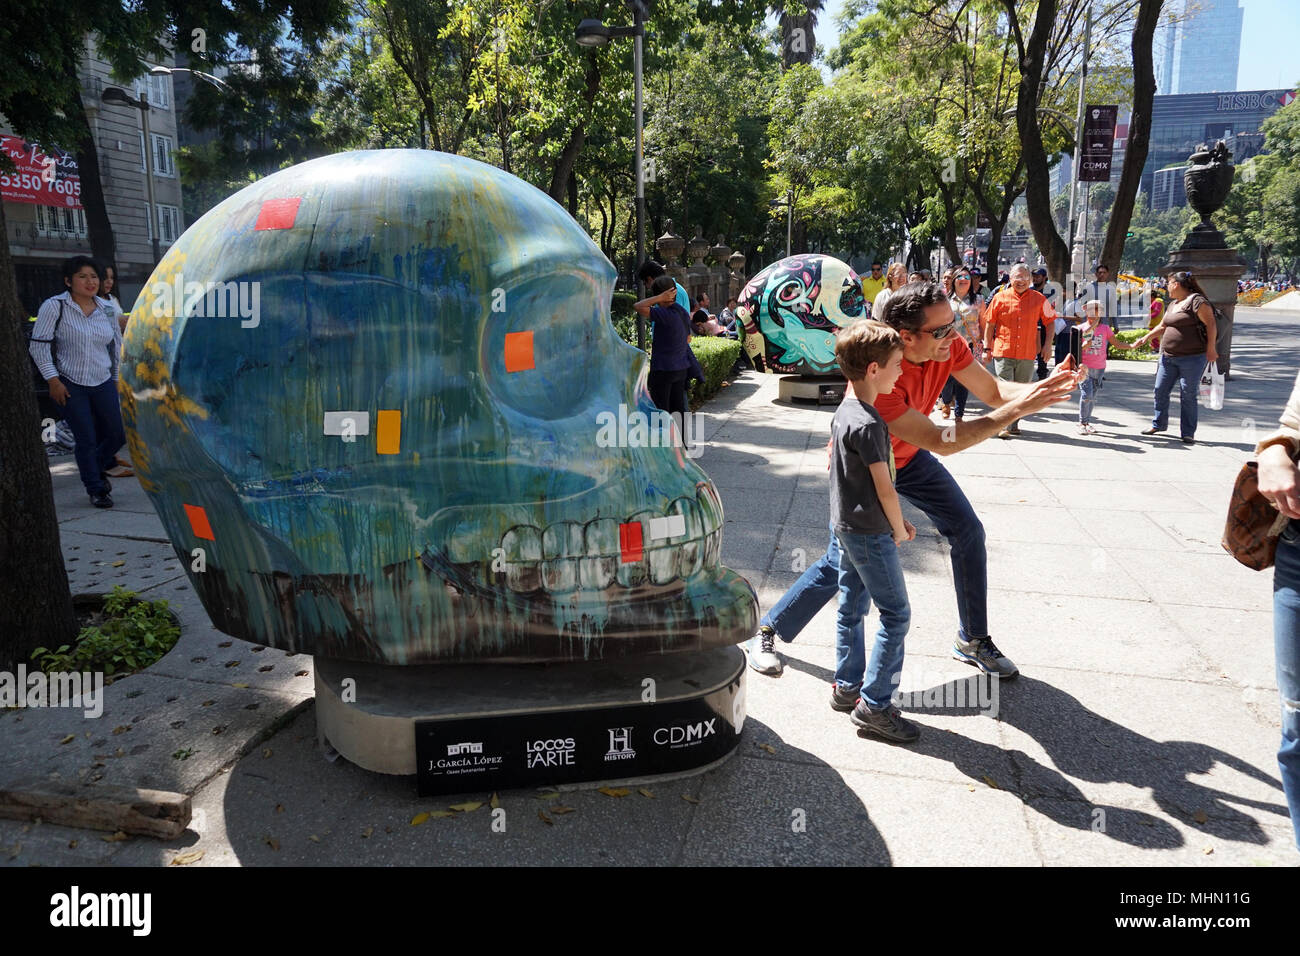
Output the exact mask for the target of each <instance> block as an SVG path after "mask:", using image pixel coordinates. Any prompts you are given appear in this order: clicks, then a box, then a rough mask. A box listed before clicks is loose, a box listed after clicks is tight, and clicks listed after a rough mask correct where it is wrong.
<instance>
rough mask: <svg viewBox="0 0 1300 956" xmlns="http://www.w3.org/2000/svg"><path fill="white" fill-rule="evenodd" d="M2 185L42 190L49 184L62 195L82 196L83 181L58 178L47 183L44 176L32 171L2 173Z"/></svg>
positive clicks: (0, 183) (0, 176)
mask: <svg viewBox="0 0 1300 956" xmlns="http://www.w3.org/2000/svg"><path fill="white" fill-rule="evenodd" d="M0 186H9V187H11V188H13V189H31V190H35V191H36V192H40V191H41V190H42V189H44V188H45V187H46V186H48V187H49V188H50V189H51V190H52V191H53V192H56V193H58V194H59V195H61V196H80V195H81V181H80V180H75V181H69V180H66V179H56V180H55V181H54V182H52V183H47V182H46V181H45V180H44V178H43V177H41V176H39V175H34V174H32V173H15V174H14V175H12V176H11V175H9V174H8V173H0Z"/></svg>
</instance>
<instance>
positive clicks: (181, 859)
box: [170, 850, 203, 866]
mask: <svg viewBox="0 0 1300 956" xmlns="http://www.w3.org/2000/svg"><path fill="white" fill-rule="evenodd" d="M201 859H203V851H202V850H191V851H190V852H189V853H181V854H178V855H176V856H174V857H172V858H171V864H170V865H171V866H188V865H189V864H191V863H197V862H198V861H199V860H201Z"/></svg>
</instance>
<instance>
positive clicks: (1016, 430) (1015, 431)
mask: <svg viewBox="0 0 1300 956" xmlns="http://www.w3.org/2000/svg"><path fill="white" fill-rule="evenodd" d="M1007 431H1008V432H1009V433H1010V434H1011V435H1012V436H1013V437H1014V436H1016V435H1019V434H1020V423H1019V422H1017V423H1016V424H1014V425H1010V426H1008V427H1007Z"/></svg>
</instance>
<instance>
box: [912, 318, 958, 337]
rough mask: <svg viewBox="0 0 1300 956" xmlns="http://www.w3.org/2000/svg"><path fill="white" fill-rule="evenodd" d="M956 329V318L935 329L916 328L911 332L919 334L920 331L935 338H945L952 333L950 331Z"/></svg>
mask: <svg viewBox="0 0 1300 956" xmlns="http://www.w3.org/2000/svg"><path fill="white" fill-rule="evenodd" d="M956 330H957V320H956V319H953V320H952V321H951V322H949V323H948V324H947V325H941V326H939V327H938V328H937V329H917V330H915V331H914V332H913V333H912V334H913V335H921V334H922V333H925V334H927V335H930V336H933V337H934V338H935V339H938V340H943V339H946V338H947V337H948V336H950V335H952V333H953V332H955V331H956Z"/></svg>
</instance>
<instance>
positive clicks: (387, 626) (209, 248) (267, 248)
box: [121, 150, 757, 664]
mask: <svg viewBox="0 0 1300 956" xmlns="http://www.w3.org/2000/svg"><path fill="white" fill-rule="evenodd" d="M613 279H614V269H613V267H612V266H611V265H610V263H609V261H608V260H606V259H605V258H604V256H602V255H601V253H600V251H599V250H598V249H597V248H596V246H595V245H594V244H593V243H592V242H591V240H590V239H589V238H588V237H587V235H586V234H585V233H584V232H583V231H582V229H581V228H579V227H578V225H577V224H576V223H575V222H574V221H573V219H572V218H570V217H569V215H568V214H567V213H565V212H564V210H563V209H561V207H560V206H559V205H557V204H556V203H555V202H553V201H552V200H551V199H550V198H549V197H548V196H546V195H545V194H543V193H542V192H540V191H539V190H537V189H535V188H533V187H532V186H529V185H527V184H526V183H524V182H522V181H521V180H519V179H516V178H515V177H513V176H511V175H509V174H507V173H504V172H502V171H500V170H498V169H495V168H493V167H490V166H486V165H484V164H482V163H478V162H475V161H473V160H468V159H464V158H461V157H457V156H450V155H446V154H443V153H437V152H431V151H425V150H382V151H366V152H353V153H342V154H339V155H336V156H330V157H327V158H325V159H319V160H314V161H312V162H308V163H304V164H302V165H300V166H296V167H293V168H291V169H287V170H284V171H282V172H279V173H277V174H275V175H273V176H269V177H267V178H266V179H263V180H261V181H259V182H257V183H255V184H253V185H251V186H249V187H247V188H245V189H244V190H242V191H241V192H239V193H237V194H236V195H234V196H232V197H230V198H229V199H227V200H226V201H225V202H223V203H221V204H220V205H218V206H217V207H216V208H214V209H213V210H212V211H211V212H209V213H208V214H207V215H206V216H204V217H203V218H202V219H200V220H199V221H198V222H197V223H195V224H194V225H193V226H192V227H191V228H190V229H189V230H188V231H187V232H186V233H185V235H183V236H182V237H181V238H180V239H179V240H178V241H177V242H176V243H175V244H174V245H173V246H172V247H171V249H170V250H169V251H168V253H167V255H166V256H165V257H164V259H163V261H162V262H161V263H160V264H159V266H158V268H157V270H156V271H155V273H154V275H153V276H152V278H151V279H150V281H149V283H148V284H147V285H146V287H145V290H144V292H143V293H142V294H141V297H140V299H139V300H138V301H137V302H136V305H135V308H134V309H133V311H132V321H131V324H130V326H129V328H128V331H127V336H126V344H125V359H124V361H123V363H122V369H123V372H122V380H121V390H122V399H123V409H124V412H125V416H126V419H127V422H128V439H129V441H130V444H131V451H132V454H133V456H134V459H135V461H136V463H137V467H138V474H139V476H140V479H141V482H142V484H143V486H144V488H145V489H146V491H147V492H148V493H149V496H150V498H151V500H152V502H153V504H154V507H155V508H156V509H157V511H158V514H159V516H160V517H161V518H162V521H163V524H164V525H165V526H166V528H167V532H168V534H169V536H170V538H171V540H172V544H173V545H174V547H175V548H176V551H177V553H178V555H180V557H181V559H182V561H183V563H184V565H185V567H186V568H187V571H188V573H189V575H190V580H191V581H192V582H193V585H194V588H195V590H196V591H197V592H198V594H199V595H200V597H201V598H202V600H203V604H204V607H205V608H206V609H207V611H208V614H209V615H210V616H211V618H212V620H213V622H214V623H215V624H216V625H217V627H219V628H220V629H222V630H223V631H226V632H227V633H229V634H232V635H234V636H236V637H240V638H243V639H245V640H248V641H255V642H258V643H264V644H269V645H274V646H276V647H280V648H284V649H285V650H290V651H301V652H306V653H310V654H320V655H323V656H328V657H338V658H345V659H354V660H369V661H377V662H382V663H392V664H421V663H429V662H435V661H450V660H486V659H491V660H508V661H544V660H569V659H590V658H602V657H612V656H619V655H623V654H632V653H660V652H668V651H679V650H698V649H702V648H706V647H712V646H719V645H726V644H734V643H738V642H740V641H742V640H744V639H746V638H747V637H748V636H749V635H750V634H751V633H752V632H753V629H754V626H755V623H756V617H757V601H756V599H755V597H754V592H753V589H752V588H751V587H750V586H749V584H748V583H747V582H746V581H745V580H744V579H743V578H741V577H739V576H738V575H737V574H735V573H734V572H732V571H730V570H728V569H726V568H723V567H721V566H720V564H719V556H720V551H721V540H722V537H721V536H722V523H723V518H722V505H721V502H720V501H719V499H718V495H717V492H716V490H715V489H714V487H713V485H712V483H711V482H710V481H709V480H708V478H707V476H706V475H705V474H704V473H703V472H702V471H700V469H699V468H698V467H697V466H696V465H695V464H694V462H693V461H691V460H690V459H689V458H687V457H686V456H685V455H683V454H682V452H681V449H680V448H679V447H673V446H672V445H668V446H664V447H661V443H658V442H655V443H649V444H648V446H647V447H602V446H601V444H600V443H598V441H597V433H598V427H597V422H598V417H599V416H600V415H601V414H602V413H616V411H617V410H618V409H619V407H620V406H623V409H624V410H627V409H632V410H637V411H640V412H642V413H643V414H645V415H647V416H648V415H651V414H653V413H654V411H655V410H654V408H653V406H652V405H651V403H650V400H649V396H648V394H647V392H646V388H645V375H646V368H645V364H646V363H645V356H644V355H643V354H642V353H640V352H638V351H637V350H636V349H634V348H632V347H631V346H629V345H627V344H626V343H624V342H623V341H622V340H621V339H620V338H619V337H618V335H617V334H616V333H615V331H614V328H613V326H612V324H611V323H610V321H609V306H610V299H611V295H612V289H613ZM249 305H251V306H252V308H248V306H249ZM253 313H255V314H253Z"/></svg>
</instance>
